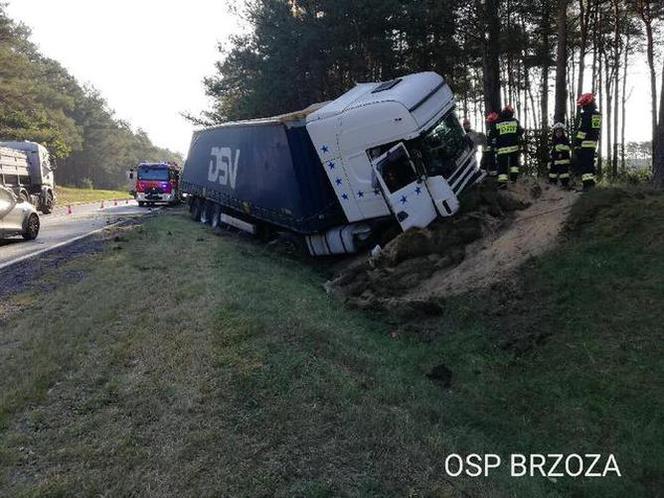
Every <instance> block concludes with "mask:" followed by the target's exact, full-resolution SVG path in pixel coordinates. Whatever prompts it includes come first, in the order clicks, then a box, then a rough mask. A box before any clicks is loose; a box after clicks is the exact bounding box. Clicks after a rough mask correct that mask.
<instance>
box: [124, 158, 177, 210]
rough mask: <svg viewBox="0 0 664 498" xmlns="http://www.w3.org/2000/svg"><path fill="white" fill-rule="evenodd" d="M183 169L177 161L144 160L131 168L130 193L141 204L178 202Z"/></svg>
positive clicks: (129, 175)
mask: <svg viewBox="0 0 664 498" xmlns="http://www.w3.org/2000/svg"><path fill="white" fill-rule="evenodd" d="M180 173H181V169H180V166H178V165H177V164H176V163H172V162H162V163H147V162H143V163H140V164H139V165H138V167H137V168H135V169H130V170H129V172H128V178H129V181H130V184H131V188H130V191H129V193H130V194H131V195H132V196H134V198H135V199H136V200H137V201H138V205H139V206H145V205H146V204H147V205H148V206H152V205H154V204H156V203H166V204H169V205H174V204H178V203H179V202H180V199H181V192H180Z"/></svg>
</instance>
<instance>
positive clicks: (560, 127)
mask: <svg viewBox="0 0 664 498" xmlns="http://www.w3.org/2000/svg"><path fill="white" fill-rule="evenodd" d="M551 129H553V130H564V129H565V124H564V123H560V122H558V123H556V124H554V125H553V127H552V128H551Z"/></svg>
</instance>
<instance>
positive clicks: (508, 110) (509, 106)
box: [503, 104, 514, 114]
mask: <svg viewBox="0 0 664 498" xmlns="http://www.w3.org/2000/svg"><path fill="white" fill-rule="evenodd" d="M503 112H504V113H509V114H514V107H512V104H507V105H506V106H505V108H504V109H503Z"/></svg>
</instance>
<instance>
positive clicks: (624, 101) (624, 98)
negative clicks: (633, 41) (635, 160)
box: [620, 33, 630, 172]
mask: <svg viewBox="0 0 664 498" xmlns="http://www.w3.org/2000/svg"><path fill="white" fill-rule="evenodd" d="M629 51H630V36H629V33H628V34H627V37H626V39H625V53H624V57H625V58H624V60H623V82H622V83H623V84H622V129H621V130H620V143H621V146H620V169H621V170H622V171H623V172H624V171H625V168H626V164H625V123H626V122H627V66H628V65H629Z"/></svg>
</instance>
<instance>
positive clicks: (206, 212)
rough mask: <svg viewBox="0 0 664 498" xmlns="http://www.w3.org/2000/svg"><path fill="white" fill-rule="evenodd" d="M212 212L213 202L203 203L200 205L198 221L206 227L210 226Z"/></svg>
mask: <svg viewBox="0 0 664 498" xmlns="http://www.w3.org/2000/svg"><path fill="white" fill-rule="evenodd" d="M213 211H214V202H212V201H203V202H202V203H201V219H200V221H201V223H205V224H206V225H209V224H211V222H212V215H213Z"/></svg>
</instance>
